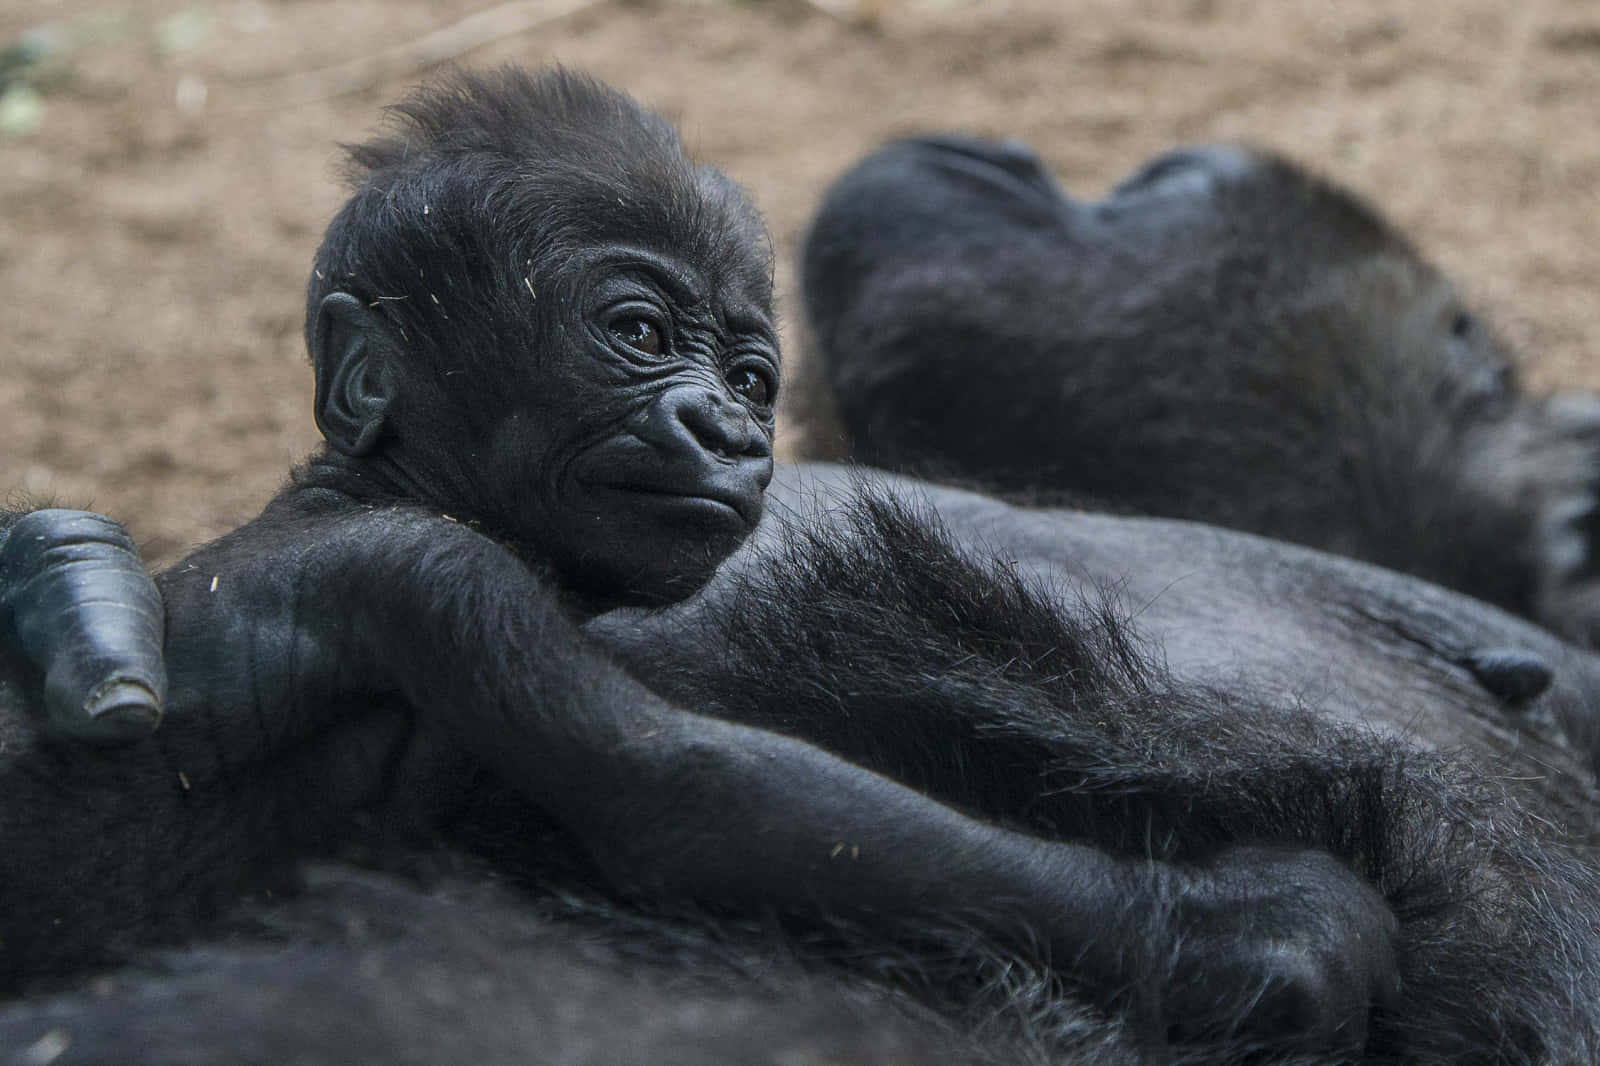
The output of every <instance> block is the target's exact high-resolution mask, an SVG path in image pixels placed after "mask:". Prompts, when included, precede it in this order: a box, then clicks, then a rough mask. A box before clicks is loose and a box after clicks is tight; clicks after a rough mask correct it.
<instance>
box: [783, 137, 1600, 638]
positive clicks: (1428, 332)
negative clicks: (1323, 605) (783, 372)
mask: <svg viewBox="0 0 1600 1066" xmlns="http://www.w3.org/2000/svg"><path fill="white" fill-rule="evenodd" d="M803 274H804V283H805V295H806V308H807V313H808V319H809V325H810V326H811V328H812V330H813V333H814V336H815V342H816V343H815V346H816V349H817V355H818V357H819V359H820V360H821V362H822V365H823V375H824V376H825V377H826V379H827V381H828V383H829V385H830V386H831V389H832V392H833V395H834V396H835V397H836V398H837V401H838V408H839V412H840V415H841V417H842V421H843V424H844V426H845V428H846V429H847V430H848V434H849V437H850V441H851V446H852V447H851V450H850V454H851V455H853V457H855V458H856V459H859V460H861V461H863V462H867V463H870V464H872V465H875V466H884V467H889V468H893V469H900V470H905V471H909V472H914V473H920V474H923V475H927V476H932V477H936V478H941V479H946V480H951V481H955V482H958V483H963V484H967V485H970V486H974V487H979V488H984V489H988V490H991V491H998V492H1001V493H1006V494H1010V495H1013V496H1015V497H1019V498H1023V499H1026V500H1031V501H1034V502H1057V503H1063V502H1070V503H1073V504H1075V505H1084V506H1090V507H1094V508H1096V509H1110V510H1114V511H1118V512H1123V513H1139V514H1151V515H1164V516H1170V517H1174V518H1188V519H1195V520H1199V521H1204V522H1210V523H1215V524H1219V525H1227V526H1231V527H1234V528H1237V529H1243V530H1247V531H1250V532H1254V533H1260V534H1263V535H1266V536H1271V537H1275V538H1279V539H1283V540H1291V541H1295V542H1297V543H1301V544H1307V545H1311V546H1313V547H1317V548H1322V549H1324V550H1327V551H1333V552H1338V553H1340V554H1344V555H1352V556H1355V557H1357V558H1361V559H1366V560H1369V561H1371V562H1376V563H1379V564H1381V565H1384V566H1388V567H1392V568H1394V569H1398V570H1404V571H1407V572H1409V573H1413V574H1417V575H1419V576H1422V577H1425V578H1427V579H1429V580H1431V581H1435V582H1438V583H1440V584H1443V585H1447V586H1450V587H1452V588H1455V589H1458V590H1461V591H1463V592H1466V593H1468V594H1469V595H1472V596H1475V597H1477V598H1479V599H1482V600H1487V601H1489V602H1491V603H1494V604H1497V605H1499V606H1501V607H1505V608H1506V609H1508V610H1511V611H1515V612H1517V613H1521V614H1524V615H1527V616H1528V617H1531V618H1534V619H1536V620H1538V621H1540V622H1541V623H1543V624H1545V625H1546V626H1548V627H1550V628H1551V629H1553V630H1555V631H1556V632H1558V633H1561V634H1562V635H1563V636H1566V637H1568V638H1569V639H1573V640H1576V641H1578V642H1580V643H1585V644H1593V643H1594V641H1595V639H1596V638H1595V636H1594V633H1595V626H1596V619H1597V618H1600V612H1597V610H1596V608H1595V606H1594V599H1595V595H1596V589H1597V587H1600V586H1597V585H1596V583H1595V581H1594V559H1595V557H1596V552H1595V547H1594V528H1595V521H1596V519H1595V516H1596V513H1597V510H1596V505H1597V497H1596V486H1597V484H1600V478H1597V472H1600V398H1597V397H1595V396H1593V395H1591V394H1587V393H1583V394H1577V393H1572V394H1560V395H1554V396H1540V395H1534V394H1530V393H1528V392H1526V391H1525V390H1524V389H1523V388H1522V386H1521V384H1520V382H1519V380H1518V372H1517V365H1516V360H1515V357H1514V355H1513V353H1511V352H1510V351H1509V350H1508V349H1507V348H1506V347H1505V346H1504V345H1502V344H1501V343H1500V342H1499V341H1498V340H1497V339H1496V338H1495V336H1494V334H1493V331H1492V330H1491V329H1490V327H1489V326H1488V325H1486V324H1485V323H1484V322H1483V321H1482V320H1481V319H1479V318H1478V317H1477V316H1475V315H1474V314H1473V313H1472V312H1471V310H1470V309H1469V308H1467V307H1466V306H1465V304H1464V303H1463V302H1462V300H1461V298H1460V297H1459V296H1458V295H1457V293H1456V292H1455V290H1454V289H1453V288H1452V286H1451V285H1450V283H1449V281H1448V280H1447V279H1446V278H1444V277H1443V276H1441V275H1440V274H1439V273H1438V272H1437V271H1436V270H1434V269H1433V267H1432V266H1430V265H1429V264H1428V263H1426V262H1425V261H1424V260H1423V259H1422V258H1421V257H1420V256H1419V255H1418V254H1417V253H1416V251H1415V250H1414V249H1413V248H1412V247H1411V246H1410V245H1409V243H1408V242H1407V241H1406V240H1405V238H1404V237H1403V236H1402V235H1400V234H1399V233H1397V232H1396V231H1395V230H1393V229H1392V228H1391V227H1390V226H1389V225H1388V223H1387V222H1386V221H1385V220H1384V219H1383V218H1382V217H1381V216H1379V215H1378V214H1377V213H1376V212H1375V211H1373V210H1372V209H1371V208H1369V207H1368V206H1367V205H1365V204H1363V203H1360V202H1359V201H1358V200H1356V199H1355V198H1354V197H1352V196H1351V195H1350V194H1348V193H1346V192H1344V191H1343V190H1340V189H1337V188H1334V187H1332V186H1330V185H1328V184H1326V183H1324V182H1322V181H1319V180H1318V179H1316V178H1315V177H1313V176H1311V175H1309V174H1307V173H1306V172H1305V171H1303V170H1301V169H1299V168H1297V167H1295V166H1293V165H1291V164H1289V163H1287V162H1285V161H1283V160H1280V159H1276V158H1274V157H1272V156H1269V155H1264V154H1261V153H1256V152H1252V151H1249V150H1246V149H1242V148H1235V147H1228V146H1217V147H1205V148H1197V149H1186V150H1183V151H1177V152H1172V153H1169V154H1167V155H1164V156H1161V157H1159V158H1157V159H1156V160H1153V161H1152V162H1150V163H1148V164H1146V165H1145V166H1144V167H1142V168H1141V169H1140V170H1139V171H1138V172H1136V173H1135V174H1134V175H1133V176H1131V177H1130V178H1128V179H1127V180H1126V181H1124V182H1123V183H1122V184H1120V185H1118V186H1117V187H1116V188H1115V189H1113V190H1112V191H1111V193H1110V194H1108V195H1107V196H1106V197H1105V198H1103V199H1100V200H1095V201H1082V200H1075V199H1073V198H1071V197H1068V196H1066V195H1065V194H1064V193H1063V192H1062V191H1061V190H1060V189H1059V188H1058V187H1057V185H1056V183H1055V181H1054V180H1053V179H1052V178H1051V176H1050V175H1049V173H1048V172H1047V171H1046V169H1045V168H1044V166H1043V165H1042V163H1041V162H1040V161H1039V159H1038V157H1037V156H1036V155H1034V153H1033V152H1032V151H1030V150H1029V149H1028V148H1027V147H1026V146H1023V145H1020V144H1017V143H1016V142H1007V143H995V142H988V141H981V140H977V139H974V138H956V137H942V138H941V137H932V138H921V139H914V140H908V141H903V142H899V143H896V144H893V145H890V146H888V147H885V148H883V149H881V150H880V151H878V152H877V153H875V154H874V155H872V156H869V157H868V158H867V159H866V160H864V161H863V162H862V163H860V164H858V165H857V166H856V167H855V168H854V169H852V170H851V171H850V172H849V173H848V174H846V175H845V176H844V177H843V178H841V179H840V180H839V182H838V183H837V184H836V185H835V186H834V188H833V189H832V190H831V191H830V192H829V194H828V195H827V197H826V199H825V200H824V203H823V205H822V207H821V209H820V210H819V213H818V215H817V218H816V220H815V222H814V223H813V226H812V228H811V231H810V233H809V235H808V238H807V243H806V248H805V253H804V270H803ZM958 427H959V428H958Z"/></svg>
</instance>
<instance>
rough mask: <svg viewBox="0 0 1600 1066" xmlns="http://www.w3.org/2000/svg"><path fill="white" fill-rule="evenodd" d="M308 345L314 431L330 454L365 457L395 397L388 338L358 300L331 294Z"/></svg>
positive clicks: (371, 447) (376, 438) (318, 317)
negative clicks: (312, 371) (313, 382)
mask: <svg viewBox="0 0 1600 1066" xmlns="http://www.w3.org/2000/svg"><path fill="white" fill-rule="evenodd" d="M313 344H315V346H316V347H315V350H314V351H312V353H311V359H312V363H313V364H314V365H315V367H316V373H317V398H316V405H317V407H316V419H317V428H318V429H319V430H321V431H322V436H323V437H324V438H325V439H326V440H327V442H328V444H329V445H331V446H332V447H333V448H334V449H335V450H337V451H340V452H343V453H344V454H345V455H366V454H367V453H368V452H370V451H372V449H373V448H374V447H376V446H377V443H378V439H379V438H380V437H381V436H382V435H383V428H384V417H385V415H386V414H387V413H388V410H389V401H390V400H392V399H393V398H394V397H393V395H392V383H393V377H394V376H393V374H392V373H391V372H390V369H391V368H390V367H389V365H388V364H389V360H388V355H389V352H388V337H387V334H386V333H385V331H384V329H383V327H382V325H381V324H380V323H379V322H378V321H377V318H376V316H374V315H373V313H372V311H371V310H370V309H368V308H366V307H364V306H363V305H362V303H361V301H360V300H357V299H356V298H355V297H354V296H351V295H350V294H349V293H343V292H336V293H332V294H330V295H329V296H327V297H325V298H324V299H323V301H322V305H321V306H320V307H319V308H318V309H317V325H316V330H315V331H314V333H313Z"/></svg>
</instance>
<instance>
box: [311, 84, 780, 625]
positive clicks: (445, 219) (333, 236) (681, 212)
mask: <svg viewBox="0 0 1600 1066" xmlns="http://www.w3.org/2000/svg"><path fill="white" fill-rule="evenodd" d="M395 115H396V118H397V129H396V131H395V132H394V133H393V134H392V135H391V136H388V137H385V138H382V139H378V140H374V141H371V142H368V143H366V144H362V145H358V146H356V147H354V148H352V149H351V151H350V157H351V160H352V164H353V174H352V179H353V181H354V182H355V183H356V192H355V195H354V196H352V197H351V199H350V201H349V203H347V204H346V205H345V207H344V209H343V210H342V211H340V213H339V215H338V216H337V217H336V218H335V219H334V220H333V222H332V224H331V225H330V226H329V227H328V232H327V235H326V237H325V239H324V241H323V244H322V247H321V249H320V250H319V251H318V253H317V259H316V265H315V269H314V271H313V273H312V277H311V280H310V283H309V286H308V293H307V297H308V298H307V312H306V341H307V346H308V348H309V349H310V352H311V358H312V361H313V364H314V366H315V369H316V378H317V384H316V414H317V425H318V427H319V428H320V429H321V430H322V433H323V436H324V437H325V438H326V439H327V441H328V445H329V457H330V460H331V461H333V462H335V463H337V464H340V465H341V466H344V467H349V468H354V469H356V470H358V471H359V472H360V474H361V476H362V477H363V478H364V479H366V480H367V481H368V482H369V483H371V484H372V485H373V486H374V489H375V492H376V493H377V494H379V495H387V496H389V497H391V498H395V499H401V500H406V501H411V502H420V503H423V504H426V505H427V506H429V507H430V508H437V509H438V510H440V511H442V512H444V513H446V514H448V515H451V516H453V517H456V518H459V519H461V520H464V521H470V522H473V523H475V524H477V525H479V526H480V527H481V528H482V529H483V530H484V532H486V533H489V534H491V535H493V536H495V537H497V538H500V539H502V540H504V541H506V542H508V543H510V544H512V545H514V546H515V547H517V548H518V549H519V550H520V551H522V552H523V553H524V554H526V555H527V556H529V557H531V558H533V559H536V560H537V561H539V562H540V563H542V564H544V565H546V566H549V567H551V568H553V570H554V572H555V575H556V578H557V580H558V581H559V582H560V584H561V585H562V586H563V587H565V588H566V589H568V590H569V591H573V592H575V593H577V594H578V595H579V596H580V597H582V598H584V599H586V600H587V601H589V602H590V603H592V604H597V605H610V604H617V603H657V602H663V601H668V600H672V599H677V598H680V597H682V596H684V595H686V594H688V593H689V592H691V591H693V590H694V589H695V588H697V587H699V586H700V585H701V584H702V583H703V582H704V581H705V580H706V579H707V578H708V577H709V576H710V574H711V572H712V571H713V570H714V569H715V567H716V566H717V564H718V563H720V562H721V561H722V560H723V559H724V558H726V557H727V555H728V554H729V553H730V552H731V551H733V549H734V548H735V547H737V546H738V544H739V543H740V541H741V540H743V538H744V537H745V536H746V535H747V534H748V533H749V532H750V530H751V529H752V528H754V526H755V524H756V522H757V520H758V519H759V518H760V515H761V507H762V494H763V492H764V491H765V489H766V486H767V482H768V481H769V479H770V478H771V475H772V434H773V412H774V407H773V405H774V402H775V400H776V395H777V388H778V365H779V364H778V347H777V337H776V331H775V328H774V324H773V313H772V260H771V253H770V244H769V242H768V240H767V236H766V231H765V229H764V227H763V224H762V221H761V219H760V216H759V215H758V214H757V213H756V211H755V209H754V208H753V207H752V206H751V204H750V202H749V200H748V199H746V197H745V196H744V194H743V193H742V192H741V191H740V190H739V189H738V188H737V187H735V186H734V185H733V184H732V183H731V182H730V181H729V180H728V179H727V178H726V177H724V176H723V175H722V174H720V173H718V172H717V171H715V170H713V169H710V168H707V167H697V166H695V165H694V164H693V163H691V162H690V161H689V160H688V159H687V158H686V157H685V156H684V154H683V150H682V147H681V145H680V144H679V142H678V138H677V135H676V133H675V132H674V131H673V129H672V127H671V126H669V125H668V124H667V123H666V122H664V121H662V120H661V119H660V118H658V117H656V116H654V115H651V114H648V113H646V112H644V111H642V110H641V109H640V108H639V107H638V106H637V105H635V104H634V103H633V102H632V101H631V100H629V99H628V98H627V97H625V96H623V95H621V94H620V93H617V92H615V91H614V90H611V89H608V88H606V87H605V86H602V85H599V84H597V83H595V82H593V81H590V80H588V79H586V78H583V77H581V76H579V75H576V74H572V73H569V72H565V71H561V70H554V71H547V72H543V73H539V74H529V73H527V72H524V71H521V70H517V69H510V68H508V69H504V70H501V71H498V72H495V73H492V74H487V75H465V74H463V75H459V76H457V77H455V78H453V79H451V80H448V81H446V82H444V83H442V84H439V85H435V86H432V87H430V88H427V89H423V90H420V91H418V92H417V93H416V94H414V95H413V96H412V97H411V98H410V99H409V100H407V101H406V102H405V103H403V104H401V105H400V106H399V107H397V108H396V109H395Z"/></svg>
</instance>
